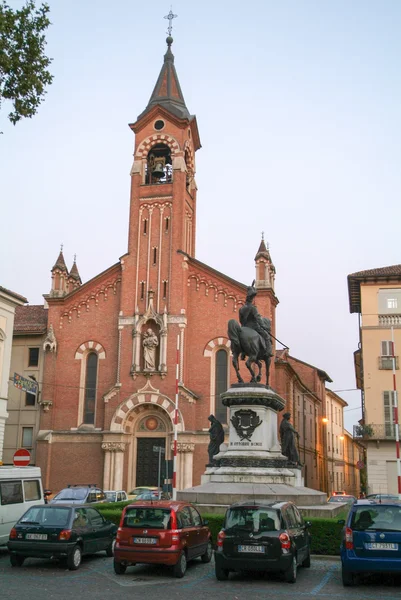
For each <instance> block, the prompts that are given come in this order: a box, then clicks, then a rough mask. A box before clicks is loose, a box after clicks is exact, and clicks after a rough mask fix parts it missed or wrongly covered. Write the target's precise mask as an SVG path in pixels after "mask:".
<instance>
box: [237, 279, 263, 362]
mask: <svg viewBox="0 0 401 600" xmlns="http://www.w3.org/2000/svg"><path fill="white" fill-rule="evenodd" d="M254 283H255V281H253V283H252V285H251V286H249V287H248V289H247V294H246V300H245V304H244V305H243V306H241V308H240V309H239V320H240V323H241V326H242V327H250V328H251V329H254V330H255V331H257V332H258V333H259V335H260V336H261V338H262V343H263V346H264V350H265V351H266V350H267V348H269V347H270V327H269V325H270V320H269V319H262V317H261V316H260V314H259V313H258V309H257V308H256V306H255V305H254V304H253V299H254V298H255V296H256V294H257V293H258V292H257V290H256V288H255V287H254ZM241 358H242V360H244V358H245V355H244V354H243V355H242V356H241Z"/></svg>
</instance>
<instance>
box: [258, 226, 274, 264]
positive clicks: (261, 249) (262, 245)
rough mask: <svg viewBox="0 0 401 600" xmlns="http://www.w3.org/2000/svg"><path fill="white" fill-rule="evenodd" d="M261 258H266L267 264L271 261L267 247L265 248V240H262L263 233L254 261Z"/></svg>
mask: <svg viewBox="0 0 401 600" xmlns="http://www.w3.org/2000/svg"><path fill="white" fill-rule="evenodd" d="M262 256H263V257H264V258H267V260H268V261H269V262H271V261H272V259H271V257H270V252H269V246H268V245H267V246H266V243H265V238H264V235H263V233H262V240H261V242H260V245H259V250H258V251H257V253H256V256H255V260H258V258H260V257H262Z"/></svg>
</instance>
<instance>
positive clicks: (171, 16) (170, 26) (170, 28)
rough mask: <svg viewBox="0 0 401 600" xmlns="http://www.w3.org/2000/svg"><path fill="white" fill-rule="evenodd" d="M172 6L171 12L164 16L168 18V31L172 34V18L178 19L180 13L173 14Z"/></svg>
mask: <svg viewBox="0 0 401 600" xmlns="http://www.w3.org/2000/svg"><path fill="white" fill-rule="evenodd" d="M172 8H173V7H172V6H170V12H169V13H168V15H166V16H165V17H164V18H165V19H168V28H167V33H168V34H169V35H170V36H171V32H172V30H173V25H172V20H173V19H176V18H177V17H178V15H175V14H173V11H172Z"/></svg>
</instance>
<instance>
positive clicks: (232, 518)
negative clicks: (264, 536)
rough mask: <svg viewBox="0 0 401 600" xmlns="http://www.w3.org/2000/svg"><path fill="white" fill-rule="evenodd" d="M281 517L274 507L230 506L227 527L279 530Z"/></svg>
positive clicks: (257, 530) (259, 530) (255, 530)
mask: <svg viewBox="0 0 401 600" xmlns="http://www.w3.org/2000/svg"><path fill="white" fill-rule="evenodd" d="M280 528H281V527H280V517H279V515H278V513H277V511H276V510H274V508H264V507H257V506H255V507H253V506H241V507H238V508H230V509H229V510H228V512H227V515H226V520H225V529H226V530H228V529H245V530H247V531H253V532H263V531H279V530H280Z"/></svg>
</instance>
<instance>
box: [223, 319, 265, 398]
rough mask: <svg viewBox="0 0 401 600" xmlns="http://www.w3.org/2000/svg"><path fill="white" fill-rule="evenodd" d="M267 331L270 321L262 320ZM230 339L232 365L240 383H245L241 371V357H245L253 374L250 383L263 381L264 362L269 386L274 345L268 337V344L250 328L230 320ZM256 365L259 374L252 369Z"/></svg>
mask: <svg viewBox="0 0 401 600" xmlns="http://www.w3.org/2000/svg"><path fill="white" fill-rule="evenodd" d="M261 321H262V322H263V324H264V326H265V328H266V329H268V330H270V321H269V319H265V318H263V317H262V318H261ZM228 337H229V339H230V341H231V352H232V355H233V359H232V363H233V367H234V369H235V372H236V374H237V378H238V381H239V383H244V380H243V379H242V377H241V374H240V371H239V362H238V359H239V356H240V355H245V356H247V357H248V360H247V361H246V362H245V364H246V366H247V368H248V371H249V372H250V374H251V381H250V383H259V382H260V381H261V379H262V361H263V362H264V363H265V365H266V385H267V386H268V385H269V371H270V361H271V358H272V343H271V338H270V336H268V343H267V344H266V343H265V342H264V341H263V340H262V338H261V336H260V335H259V333H258V332H257V331H255V329H251V328H250V327H241V325H240V324H239V323H238V321H236V320H235V319H230V320H229V322H228ZM253 363H255V364H256V365H257V367H258V369H259V372H258V374H257V375H256V374H255V371H254V370H253V369H252V364H253Z"/></svg>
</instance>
